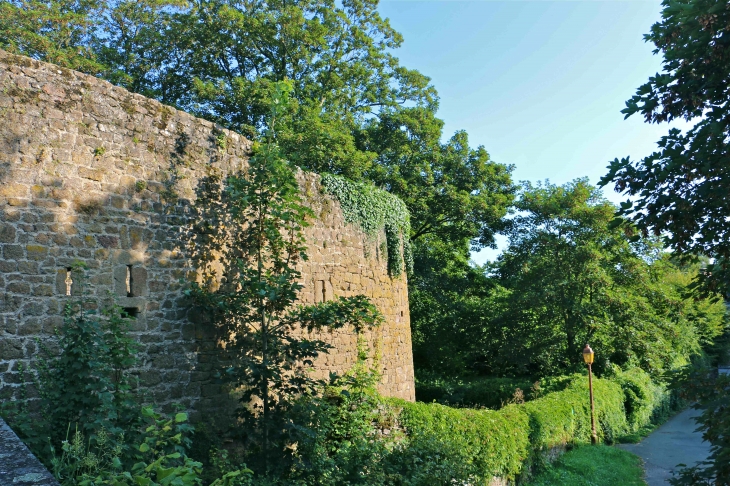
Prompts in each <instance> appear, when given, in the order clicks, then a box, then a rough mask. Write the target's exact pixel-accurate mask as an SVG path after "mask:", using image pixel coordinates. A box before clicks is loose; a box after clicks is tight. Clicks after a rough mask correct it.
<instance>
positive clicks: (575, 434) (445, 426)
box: [388, 371, 665, 485]
mask: <svg viewBox="0 0 730 486" xmlns="http://www.w3.org/2000/svg"><path fill="white" fill-rule="evenodd" d="M646 376H648V375H646V374H645V373H644V372H641V371H631V372H626V373H625V374H624V375H621V379H618V378H617V379H616V381H613V380H609V379H594V381H593V387H594V397H595V409H596V431H597V434H598V437H599V439H600V440H601V441H603V442H606V443H612V442H615V441H616V440H617V439H618V438H619V437H621V436H622V435H624V434H626V433H629V432H630V431H631V430H632V427H635V426H636V425H637V424H641V423H643V421H645V420H649V419H650V418H651V417H652V415H653V412H652V408H651V407H659V408H660V409H661V408H662V407H664V403H665V402H664V401H663V400H662V398H661V397H662V396H664V395H662V394H661V393H660V392H661V391H662V390H663V388H662V387H659V386H657V385H653V384H652V383H651V381H650V380H649V381H647V380H645V377H646ZM639 385H641V388H640V393H634V392H632V393H633V394H631V393H629V392H630V391H631V390H634V388H636V387H638V386H639ZM551 386H554V387H556V388H564V389H562V390H559V391H554V392H551V393H548V394H546V395H545V396H542V397H540V398H536V399H534V400H532V401H530V402H527V403H524V404H510V405H507V406H506V407H504V408H502V409H500V410H496V411H495V410H474V409H463V408H462V409H456V408H449V407H447V406H444V405H441V404H438V403H410V402H405V401H402V400H395V399H391V400H388V403H390V404H391V406H395V407H398V408H400V409H401V412H400V414H399V416H398V421H399V423H400V424H401V426H402V427H403V428H404V430H405V434H406V438H405V439H404V440H403V442H402V443H401V444H400V445H399V449H398V451H396V452H397V454H396V453H395V452H394V454H393V456H392V458H391V462H393V463H394V464H395V463H397V464H398V467H399V468H400V474H401V477H402V478H404V483H402V484H414V485H415V484H447V483H451V482H454V481H455V483H454V484H460V483H461V482H463V483H477V482H480V481H481V482H483V481H490V480H491V479H492V478H494V477H500V478H505V479H509V480H513V479H515V478H516V477H518V476H520V475H526V474H528V473H529V470H530V469H531V468H533V467H534V466H535V465H542V464H543V463H544V458H545V456H546V455H547V454H548V453H549V452H550V451H552V450H555V449H556V448H557V449H562V448H565V447H566V446H573V445H577V444H584V443H589V442H590V440H591V415H590V402H589V400H588V396H589V393H588V379H587V377H586V376H585V375H580V374H577V375H573V376H570V377H562V378H561V379H560V380H558V381H557V382H556V383H552V384H551ZM647 394H648V395H647ZM645 395H646V397H647V399H646V400H643V399H642V400H643V401H637V400H638V399H639V397H644V396H645ZM632 400H633V401H632ZM626 403H631V406H632V407H633V408H632V409H631V410H632V415H630V416H629V417H627V413H626V411H627V409H626V405H625V404H626ZM396 458H397V460H396Z"/></svg>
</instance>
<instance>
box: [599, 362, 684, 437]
mask: <svg viewBox="0 0 730 486" xmlns="http://www.w3.org/2000/svg"><path fill="white" fill-rule="evenodd" d="M611 381H613V382H615V383H617V384H618V385H620V386H621V389H622V390H623V393H624V408H625V409H626V419H627V421H628V424H629V432H630V433H635V432H638V431H639V430H640V429H641V428H643V427H646V426H648V425H651V424H658V423H661V422H663V421H664V420H666V419H667V418H669V417H670V416H671V415H672V413H673V412H675V411H676V410H678V409H679V408H681V407H682V405H683V403H681V400H680V399H679V397H678V396H677V394H676V393H673V392H671V391H670V390H668V389H667V387H666V386H664V385H660V384H657V383H654V382H653V381H652V380H651V377H650V376H649V373H647V372H646V371H644V370H642V369H640V368H632V369H630V370H627V371H622V370H621V369H620V368H616V369H614V371H613V376H612V377H611Z"/></svg>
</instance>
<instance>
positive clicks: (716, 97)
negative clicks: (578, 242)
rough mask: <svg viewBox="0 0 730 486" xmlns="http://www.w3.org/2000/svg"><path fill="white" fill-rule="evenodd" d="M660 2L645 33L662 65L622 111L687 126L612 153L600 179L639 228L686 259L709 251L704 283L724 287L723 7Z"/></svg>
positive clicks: (729, 124)
mask: <svg viewBox="0 0 730 486" xmlns="http://www.w3.org/2000/svg"><path fill="white" fill-rule="evenodd" d="M662 6H663V9H662V18H661V20H660V21H659V22H657V23H655V24H654V25H653V26H652V27H651V32H650V33H649V34H647V35H646V36H645V39H646V40H647V41H649V42H652V43H653V44H654V45H655V46H656V49H655V50H654V53H661V54H662V57H663V62H662V72H660V73H657V74H655V75H654V76H652V77H650V78H649V80H648V82H646V83H644V84H643V85H641V86H640V87H639V88H638V89H637V91H636V95H634V96H633V97H632V98H631V99H630V100H628V101H627V102H626V108H625V109H624V110H623V111H622V113H624V114H625V115H626V117H629V116H631V115H633V114H637V113H638V114H641V115H643V116H644V119H645V120H646V122H648V123H663V122H667V123H669V122H672V121H673V120H678V119H684V120H686V121H690V122H694V126H693V127H692V128H690V129H689V130H686V131H684V133H683V132H682V131H681V130H680V129H678V128H672V129H670V130H669V133H668V134H667V135H666V136H664V137H662V138H661V139H660V140H659V142H658V146H659V149H658V150H657V151H656V152H654V153H653V154H651V155H649V156H647V157H645V158H644V159H642V160H640V161H631V160H630V159H629V158H628V157H626V158H624V159H622V160H620V161H619V159H615V160H614V161H613V162H611V165H610V166H609V173H608V174H607V175H606V176H605V177H604V178H603V179H602V181H601V184H609V183H611V182H613V183H614V184H615V188H616V190H617V191H619V192H625V193H626V195H627V196H631V200H630V201H627V202H625V203H623V204H622V207H621V212H622V214H625V215H630V217H631V219H632V220H633V221H634V222H635V223H636V224H637V225H638V226H639V227H640V228H641V230H642V231H643V232H644V233H646V234H657V235H659V234H661V235H663V236H664V237H665V238H666V240H667V242H668V243H669V245H670V246H671V247H672V248H673V249H674V250H675V251H677V252H678V254H680V255H683V256H684V257H685V258H690V257H691V256H692V255H706V256H709V257H712V258H714V259H715V262H714V263H713V264H711V265H710V266H711V268H708V272H706V273H703V274H702V275H701V277H703V278H705V277H706V282H705V283H709V284H710V286H709V290H715V291H721V292H726V291H727V289H728V288H730V275H729V274H728V265H727V260H728V258H729V257H730V238H729V236H730V221H728V220H727V218H726V217H725V215H726V214H727V202H726V198H725V197H724V195H725V194H727V192H728V189H729V188H730V178H728V176H727V157H728V154H729V153H730V144H729V143H728V137H727V134H728V132H729V131H730V117H728V113H729V111H728V110H730V105H729V104H728V100H729V99H730V98H729V97H728V92H727V89H726V85H727V82H726V80H727V76H728V73H730V63H728V61H727V59H728V58H727V56H728V44H727V42H726V36H727V33H728V25H730V10H728V9H727V4H726V2H724V1H722V0H664V1H663V2H662Z"/></svg>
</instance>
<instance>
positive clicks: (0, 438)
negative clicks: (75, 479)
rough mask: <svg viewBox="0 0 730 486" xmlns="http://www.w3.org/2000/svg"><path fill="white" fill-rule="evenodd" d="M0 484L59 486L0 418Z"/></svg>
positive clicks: (13, 485)
mask: <svg viewBox="0 0 730 486" xmlns="http://www.w3.org/2000/svg"><path fill="white" fill-rule="evenodd" d="M0 484H1V485H3V486H4V485H8V486H59V484H58V481H56V480H55V479H54V478H53V476H52V475H51V473H50V472H48V470H47V469H46V468H45V467H43V464H41V462H40V461H39V460H38V459H37V458H36V457H35V456H34V455H33V453H32V452H30V450H29V449H28V448H27V447H26V446H25V444H23V441H21V440H20V439H19V438H18V436H17V435H15V432H13V430H12V429H11V428H10V427H8V425H7V424H6V423H5V421H4V420H3V419H2V418H0Z"/></svg>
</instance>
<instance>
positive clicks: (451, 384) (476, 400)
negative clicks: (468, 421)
mask: <svg viewBox="0 0 730 486" xmlns="http://www.w3.org/2000/svg"><path fill="white" fill-rule="evenodd" d="M534 382H535V380H530V379H529V378H501V377H481V376H479V377H469V378H445V377H444V378H442V377H438V376H426V377H424V378H422V379H418V380H417V381H416V399H417V400H418V401H419V402H426V403H431V402H438V403H441V404H443V405H449V406H458V407H474V408H482V407H483V408H491V409H494V410H496V409H499V408H500V407H502V406H503V405H504V404H506V403H509V402H510V400H512V398H513V396H514V394H515V391H516V390H517V389H520V390H522V391H523V392H524V393H525V395H526V396H525V398H526V399H528V400H530V399H532V398H534V397H533V394H532V387H533V385H534Z"/></svg>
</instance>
